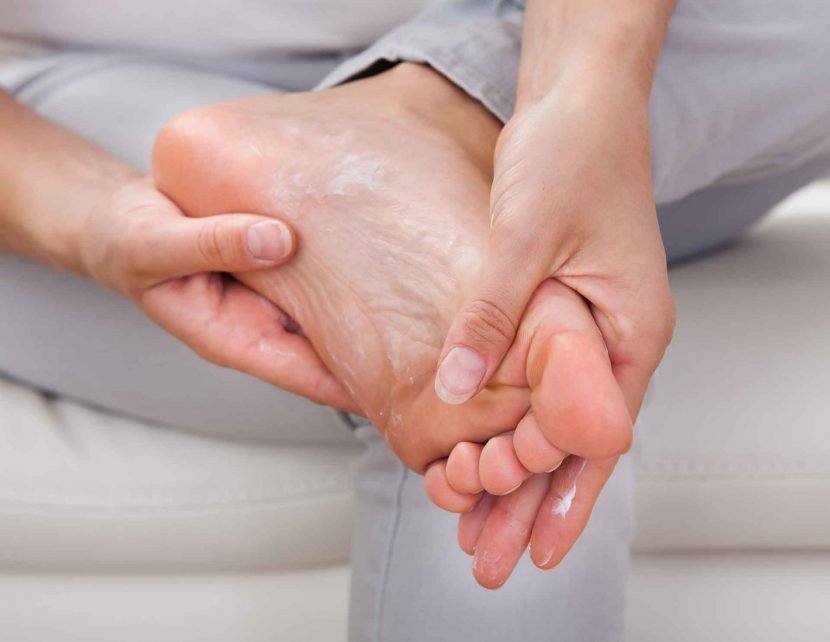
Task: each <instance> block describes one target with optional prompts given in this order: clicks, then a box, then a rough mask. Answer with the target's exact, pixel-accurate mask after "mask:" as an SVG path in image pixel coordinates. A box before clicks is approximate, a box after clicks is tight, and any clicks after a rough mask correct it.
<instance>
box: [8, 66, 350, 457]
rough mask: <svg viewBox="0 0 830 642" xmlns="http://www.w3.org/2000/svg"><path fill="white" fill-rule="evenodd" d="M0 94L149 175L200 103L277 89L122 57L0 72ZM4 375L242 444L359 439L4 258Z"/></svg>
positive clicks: (70, 283) (106, 299)
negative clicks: (171, 128) (158, 141)
mask: <svg viewBox="0 0 830 642" xmlns="http://www.w3.org/2000/svg"><path fill="white" fill-rule="evenodd" d="M0 85H5V86H6V87H7V88H9V89H10V90H12V91H14V92H15V94H16V96H17V98H18V99H19V100H21V101H22V102H24V103H26V104H28V105H29V106H30V107H32V108H33V109H35V110H36V111H38V112H39V113H40V114H42V115H43V116H45V117H47V118H49V119H50V120H52V121H54V122H57V123H58V124H60V125H62V126H64V127H66V128H67V129H69V130H72V131H74V132H76V133H78V134H80V135H81V136H84V137H86V138H88V139H90V140H92V141H94V142H96V143H97V144H98V145H100V146H102V147H103V148H105V149H107V150H109V151H110V152H111V153H113V154H115V155H116V156H119V157H121V158H123V159H125V160H127V161H129V162H131V163H132V164H134V165H135V166H137V167H139V168H141V169H144V170H146V169H148V165H149V159H150V150H151V148H152V145H153V141H154V139H155V135H156V132H157V131H158V130H159V128H160V127H161V126H162V125H163V124H164V123H165V121H167V120H168V119H169V118H171V117H172V116H174V115H175V114H177V113H178V112H180V111H182V110H184V109H188V108H191V107H194V106H197V105H202V104H209V103H214V102H220V101H225V100H232V99H235V98H241V97H243V96H251V95H254V94H259V93H266V92H270V91H274V89H273V88H271V87H268V86H266V85H262V84H258V83H254V82H249V81H244V80H236V79H233V78H230V77H228V76H225V75H223V74H212V73H209V72H200V71H194V70H192V69H187V68H182V67H176V66H173V65H165V64H161V63H158V62H150V61H146V60H142V59H140V58H135V57H124V56H117V55H106V54H100V55H79V54H54V55H52V56H47V57H41V58H38V59H37V60H23V61H18V62H17V63H14V62H12V63H9V64H6V65H0ZM0 306H1V307H2V309H3V314H2V315H0V346H2V350H0V374H2V375H5V376H8V377H12V378H15V379H19V380H21V381H24V382H26V383H28V384H30V385H33V386H35V387H37V388H41V389H45V390H48V391H51V392H53V393H56V394H59V395H63V396H67V397H70V398H73V399H77V400H80V401H83V402H86V403H90V404H94V405H97V406H100V407H103V408H106V409H108V410H112V411H116V412H121V413H125V414H129V415H133V416H136V417H139V418H143V419H146V420H150V421H154V422H158V423H160V424H163V425H165V426H173V427H178V428H184V429H187V430H192V431H197V432H201V433H206V434H211V435H218V436H225V437H229V438H234V439H255V440H268V441H275V442H279V441H283V440H291V441H326V442H336V441H351V439H352V435H351V433H350V431H349V430H347V429H346V427H345V425H344V424H343V422H342V421H341V420H340V418H339V417H338V416H337V414H336V413H335V412H334V411H332V410H330V409H328V408H324V407H321V406H317V405H315V404H313V403H311V402H308V401H306V400H305V399H301V398H299V397H296V396H294V395H291V394H288V393H286V392H283V391H281V390H279V389H277V388H274V387H273V386H270V385H268V384H265V383H263V382H260V381H258V380H256V379H254V378H253V377H249V376H247V375H243V374H241V373H238V372H233V371H230V370H226V369H223V368H219V367H217V366H213V365H211V364H209V363H207V362H205V361H203V360H201V359H200V358H199V357H197V356H196V355H195V354H194V353H192V352H191V351H190V350H189V349H188V348H187V347H185V346H184V345H183V344H181V343H180V342H178V341H177V340H176V339H174V338H173V337H171V336H169V335H167V334H166V333H165V332H164V331H162V330H161V329H160V328H158V327H156V326H155V325H154V324H153V323H152V322H151V321H150V320H149V319H147V318H146V317H144V315H143V314H142V312H141V311H140V310H138V308H136V307H135V306H134V305H133V304H132V303H130V302H128V301H126V300H123V299H121V298H120V297H119V296H117V295H116V294H114V293H112V292H110V291H108V290H105V289H104V288H102V287H101V286H99V285H97V284H96V283H93V282H91V281H87V280H85V279H81V278H79V277H76V276H73V275H69V274H63V273H59V272H57V271H55V270H53V269H51V268H48V267H46V266H43V265H39V264H36V263H34V262H31V261H28V260H26V259H23V258H20V257H16V256H10V255H3V254H0Z"/></svg>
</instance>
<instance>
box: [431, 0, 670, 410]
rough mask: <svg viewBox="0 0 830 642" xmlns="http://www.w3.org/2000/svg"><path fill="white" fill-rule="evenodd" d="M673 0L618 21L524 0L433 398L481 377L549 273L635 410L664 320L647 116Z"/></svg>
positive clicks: (579, 8)
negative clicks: (479, 252) (471, 259)
mask: <svg viewBox="0 0 830 642" xmlns="http://www.w3.org/2000/svg"><path fill="white" fill-rule="evenodd" d="M671 4H672V3H671V2H667V1H665V0H652V1H651V2H646V3H639V4H638V3H633V4H632V5H631V7H630V9H631V11H632V12H633V13H634V15H632V16H631V17H630V18H627V19H625V20H622V19H619V18H618V16H619V14H620V10H619V7H618V6H617V5H618V3H616V2H611V3H609V2H607V0H591V1H590V2H577V3H574V2H569V1H567V0H560V1H558V2H541V3H540V2H535V3H534V2H533V1H532V0H531V2H529V3H528V9H527V15H526V16H525V33H524V40H523V48H522V65H521V70H520V75H519V92H518V100H517V108H516V113H515V115H514V116H513V118H512V119H511V120H510V122H509V123H508V124H507V126H506V127H505V128H504V130H503V132H502V134H501V137H500V139H499V143H498V145H497V148H496V155H495V158H496V164H495V177H494V182H493V189H492V194H491V216H492V218H491V234H490V246H489V251H488V254H487V259H486V261H485V263H484V265H485V267H484V268H483V271H482V272H481V273H480V274H479V275H478V279H477V282H476V286H475V287H474V289H473V291H472V292H471V294H470V296H469V297H468V299H467V301H466V304H465V305H464V306H462V311H461V313H460V314H459V315H458V316H457V317H456V319H455V321H454V323H453V324H452V327H451V329H450V332H449V334H448V337H447V340H446V343H445V345H444V349H443V352H442V355H441V359H442V365H441V368H440V369H439V372H438V376H437V379H436V389H437V390H438V392H439V394H440V395H441V396H442V398H444V400H445V401H448V402H450V403H462V402H464V401H466V400H467V399H469V398H470V397H471V396H473V395H474V394H476V393H477V392H478V391H480V390H481V389H482V388H483V387H484V386H485V385H486V384H487V382H488V380H489V379H490V377H491V376H492V374H493V372H495V370H496V368H497V367H498V365H499V364H500V363H501V361H502V358H503V356H504V354H505V353H506V351H507V349H508V348H509V346H510V344H511V342H512V341H513V338H514V335H515V331H516V327H517V324H518V320H519V319H520V318H521V315H522V312H523V310H524V309H525V306H526V305H527V302H528V300H529V299H530V296H531V294H532V293H533V291H534V290H535V289H536V287H537V286H538V285H539V283H540V282H541V281H543V280H544V279H546V278H556V279H558V280H560V281H561V282H563V283H565V284H566V285H568V286H569V287H571V288H572V289H574V290H575V291H577V292H578V293H579V294H581V295H582V296H583V297H585V299H586V300H587V301H588V302H589V304H590V305H591V309H592V312H593V315H594V317H595V319H596V323H597V327H598V328H599V330H600V332H601V333H602V336H603V338H604V340H605V343H606V346H607V348H608V352H609V356H610V358H611V362H612V366H613V368H614V373H615V375H616V377H617V380H618V382H619V383H620V386H621V387H622V389H623V391H624V393H625V395H626V399H627V403H628V405H629V408H630V410H631V413H632V417H636V414H637V412H638V410H639V407H640V404H641V402H642V398H643V395H644V393H645V390H646V387H647V385H648V381H649V378H650V377H651V375H652V373H653V371H654V369H655V368H656V366H657V364H658V363H659V361H660V359H661V358H662V355H663V352H664V350H665V348H666V346H667V345H668V342H669V340H670V338H671V334H672V330H673V327H674V306H673V301H672V297H671V293H670V290H669V284H668V278H667V273H666V262H665V253H664V250H663V245H662V241H661V238H660V231H659V228H658V224H657V217H656V209H655V205H654V201H653V195H652V186H651V172H650V169H651V168H650V156H649V129H648V96H649V93H650V87H651V79H652V75H653V69H654V66H655V64H656V58H657V54H658V53H659V50H660V47H661V46H662V33H664V32H665V29H666V25H667V22H668V16H669V15H670V14H671ZM658 5H659V6H658ZM644 9H645V10H646V11H650V12H651V14H644V15H642V16H641V15H639V14H640V13H642V11H643V10H644ZM652 14H653V15H652ZM603 25H604V26H603ZM594 32H596V33H594ZM592 36H595V37H594V38H593V39H592ZM458 347H462V350H461V351H460V352H459V353H454V352H453V350H454V349H455V348H458ZM463 348H467V349H466V350H464V349H463ZM455 354H460V355H461V356H463V358H454V355H455ZM447 357H449V358H447Z"/></svg>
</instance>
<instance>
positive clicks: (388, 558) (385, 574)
mask: <svg viewBox="0 0 830 642" xmlns="http://www.w3.org/2000/svg"><path fill="white" fill-rule="evenodd" d="M407 472H408V471H407V469H406V467H404V466H403V465H401V477H400V480H399V481H398V487H397V490H396V491H395V517H394V519H393V521H392V532H391V533H390V536H389V545H388V546H387V547H386V554H385V558H384V560H383V570H382V574H381V580H380V597H379V599H378V613H377V624H376V626H375V640H376V641H377V642H380V641H381V627H382V623H383V612H384V610H385V608H386V587H387V585H388V583H389V569H390V567H391V566H392V549H393V548H394V547H395V539H396V538H397V536H398V529H399V527H400V524H401V512H402V511H401V505H402V503H403V502H402V497H403V488H404V483H405V482H406V475H407Z"/></svg>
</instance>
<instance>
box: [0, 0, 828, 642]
mask: <svg viewBox="0 0 830 642" xmlns="http://www.w3.org/2000/svg"><path fill="white" fill-rule="evenodd" d="M521 17H522V15H521V8H520V6H519V4H518V3H511V2H503V1H502V2H489V1H479V2H475V1H473V0H466V1H460V2H450V3H445V4H442V5H440V6H437V7H435V8H433V9H431V10H429V11H427V12H425V13H424V14H422V15H421V16H420V17H419V18H418V19H416V20H415V21H413V22H412V23H409V24H407V25H403V26H401V27H400V28H399V29H397V30H395V31H393V32H392V33H390V34H389V35H388V36H386V37H384V38H383V39H382V40H381V41H379V42H378V43H377V44H376V45H375V46H373V47H371V48H370V49H369V50H367V51H366V52H364V53H362V54H360V55H358V56H356V57H354V58H352V59H350V60H348V61H346V62H344V63H343V64H341V65H340V66H338V63H339V62H340V58H342V56H341V57H340V58H338V57H329V58H325V57H317V58H314V59H313V60H312V61H311V63H310V64H308V65H306V66H305V67H303V69H304V70H305V71H304V72H303V73H298V65H300V62H298V61H297V60H296V59H295V60H292V61H291V62H288V61H284V60H274V64H273V66H272V68H271V70H270V72H269V76H268V78H264V77H263V78H254V79H250V78H249V79H247V80H243V79H242V78H241V77H239V76H235V75H234V74H233V65H232V64H230V63H229V64H228V65H225V67H224V68H223V70H222V73H218V72H216V71H212V70H210V69H199V68H198V67H197V66H194V65H193V61H189V64H188V65H181V64H175V63H174V62H171V61H169V60H165V61H162V60H157V59H151V58H149V57H146V56H145V57H136V56H120V55H117V54H94V55H91V54H76V53H71V52H56V53H54V54H52V55H48V56H45V57H42V58H38V59H33V60H25V61H13V62H11V63H8V64H6V65H3V66H0V83H2V84H4V85H5V86H6V87H8V88H10V89H11V90H12V91H13V92H14V93H16V95H17V96H18V97H19V98H20V99H21V100H23V101H24V102H26V103H28V104H30V105H31V106H32V107H34V108H35V109H37V110H38V111H40V112H41V113H43V114H44V115H46V116H47V117H49V118H51V119H53V120H55V121H56V122H58V123H60V124H62V125H64V126H65V127H67V128H69V129H72V130H74V131H76V132H78V133H80V134H81V135H83V136H86V137H87V138H90V139H92V140H94V141H96V142H98V143H99V144H101V145H102V146H104V147H105V148H107V149H110V150H111V151H113V152H114V153H116V154H117V155H119V156H121V157H123V158H126V159H128V160H130V161H131V162H133V163H134V164H136V165H137V166H138V167H144V168H146V165H147V159H148V158H149V150H150V146H151V145H152V141H153V139H154V136H155V133H156V131H157V130H158V128H159V127H160V126H161V124H162V123H163V122H164V121H165V120H166V119H168V118H169V117H170V116H172V115H174V114H175V113H177V112H178V111H181V110H183V109H186V108H188V107H191V106H195V105H199V104H206V103H210V102H216V101H221V100H229V99H233V98H237V97H241V96H246V95H251V94H255V93H262V92H272V91H275V90H276V88H277V87H278V86H280V85H283V86H287V87H290V88H291V89H296V88H302V87H304V86H305V87H311V86H312V85H314V84H315V83H317V82H318V81H319V79H320V76H321V75H322V73H324V72H326V71H327V72H330V73H329V75H328V77H327V78H326V79H325V80H324V81H323V84H324V85H331V84H334V83H337V82H341V81H343V80H345V79H347V78H350V77H353V76H355V75H359V74H361V73H368V72H371V71H373V70H374V69H377V68H378V66H379V65H383V64H384V62H383V61H388V62H394V61H397V60H413V61H421V62H426V63H429V64H430V65H432V66H433V67H434V68H436V69H437V70H439V71H440V72H441V73H443V74H445V75H446V76H447V77H448V78H450V79H451V80H452V81H453V82H455V83H457V84H458V85H459V86H461V87H462V88H464V89H465V90H466V91H467V92H468V93H469V94H470V95H471V96H473V97H474V98H476V99H477V100H479V101H481V102H482V103H483V104H484V105H485V106H486V107H487V108H488V109H490V110H492V111H493V113H494V114H496V115H497V116H499V117H500V118H502V119H506V118H508V117H509V115H510V113H511V111H512V97H513V93H514V90H515V73H516V67H517V63H518V52H519V32H520V22H521ZM828 25H830V3H826V2H823V1H822V0H794V1H793V2H788V3H774V2H757V0H756V1H749V0H735V1H733V2H729V3H725V2H721V1H720V0H687V1H685V2H684V0H680V4H679V7H678V9H677V14H676V15H675V17H674V19H673V21H672V25H671V30H670V33H669V37H668V40H667V43H666V48H665V51H664V54H663V56H662V59H661V62H660V66H659V69H658V73H657V80H656V83H655V87H654V92H653V97H652V102H651V122H652V144H653V158H654V180H655V186H656V193H657V199H658V203H659V215H660V222H661V227H662V231H663V236H664V241H665V243H666V247H667V250H668V252H669V256H670V258H671V259H673V260H678V259H682V258H685V257H688V256H690V255H692V254H697V253H700V252H705V251H708V250H711V249H712V248H715V247H716V246H718V245H720V244H722V243H724V242H726V241H728V240H730V239H733V238H734V237H735V236H736V235H738V234H740V233H741V232H742V231H743V230H744V229H746V228H747V226H748V225H750V224H751V223H752V222H753V221H755V220H756V219H758V218H759V217H761V216H763V214H764V213H765V212H767V211H768V210H769V208H770V207H771V206H772V205H774V204H775V203H776V202H777V201H779V200H780V199H781V198H783V197H784V196H786V195H787V194H789V193H790V192H792V191H793V190H795V189H796V188H798V187H800V186H801V185H804V184H806V183H808V182H809V181H811V180H812V179H813V178H815V177H816V176H819V175H821V174H822V173H824V172H826V171H828V169H830V134H829V133H830V82H828V81H830V77H829V76H828V73H827V71H826V61H827V60H830V39H828V38H827V37H826V33H825V32H826V29H827V26H828ZM195 64H197V65H198V61H196V63H195ZM282 71H284V74H283V75H284V76H285V78H287V79H290V81H287V82H286V83H281V82H280V80H279V79H280V78H281V72H282ZM303 74H305V75H304V76H303ZM300 77H302V79H301V80H298V78H300ZM0 308H2V310H3V314H2V315H0V347H1V348H0V372H3V373H6V374H7V375H9V376H12V377H15V378H18V379H20V380H23V381H27V382H29V383H30V384H31V385H33V386H36V387H40V388H43V389H47V390H50V391H52V392H54V393H56V394H60V395H65V396H68V397H73V398H76V399H79V400H82V401H85V402H88V403H92V404H96V405H99V406H102V407H105V408H108V409H110V410H113V411H116V412H122V413H128V414H132V415H135V416H139V417H143V418H145V419H147V420H149V421H153V422H157V423H161V424H163V425H166V426H170V427H171V429H185V430H193V431H200V432H209V433H212V434H220V435H222V436H224V437H226V438H248V439H258V440H269V441H296V440H304V441H333V440H341V441H345V440H350V439H353V435H352V433H351V432H350V431H348V430H347V429H346V427H345V425H344V424H343V423H342V422H341V421H340V419H339V418H338V417H337V416H336V415H335V413H333V412H331V411H328V410H326V409H322V408H319V407H317V406H314V405H313V404H310V403H308V402H305V401H304V400H302V399H299V398H297V397H294V396H292V395H289V394H286V393H283V392H281V391H275V390H274V389H273V388H270V387H268V386H266V385H264V384H261V383H259V382H256V381H254V380H252V379H250V378H249V377H246V376H244V375H241V374H238V373H232V372H228V371H225V370H222V369H219V368H216V367H213V366H210V365H208V364H205V363H203V362H201V361H199V360H198V359H197V358H196V357H194V356H192V355H191V354H190V353H189V351H188V350H187V349H185V348H183V347H182V346H179V345H178V344H177V343H176V342H175V341H174V340H173V339H171V338H169V337H167V336H165V335H164V334H163V333H162V332H161V331H160V330H158V329H156V328H155V327H154V326H153V325H152V324H151V323H150V322H148V321H147V320H145V319H144V318H143V317H142V316H141V315H140V313H139V312H138V311H136V310H135V309H133V308H132V306H131V305H130V304H128V303H126V302H124V301H121V300H120V299H118V298H117V297H115V296H114V295H112V294H111V293H109V292H106V291H104V290H103V289H101V288H99V287H97V286H96V285H95V284H92V283H89V282H85V281H83V280H80V279H77V278H75V277H72V276H67V275H63V274H58V273H56V272H53V271H52V270H50V269H48V268H45V267H42V266H38V265H34V264H32V263H29V262H28V261H25V260H23V259H19V258H15V257H9V256H0ZM55 319H60V320H61V323H60V332H59V333H56V332H55V331H54V327H53V323H54V320H55ZM35 338H36V339H35ZM80 364H83V367H80ZM124 364H129V366H130V367H129V368H125V367H124ZM193 399H198V400H199V403H198V404H197V403H193V401H192V400H193ZM357 434H358V435H359V436H360V437H361V438H363V439H364V440H365V441H366V442H367V443H368V449H367V453H366V455H365V457H364V459H363V461H362V463H361V466H360V467H359V470H358V474H357V490H358V511H357V520H356V527H355V538H354V542H355V544H354V551H353V557H352V564H353V590H352V601H353V604H352V617H351V639H352V640H353V641H354V642H363V641H370V640H371V641H376V642H380V641H384V642H403V641H408V640H413V641H415V640H417V641H419V642H420V641H423V640H449V639H465V640H466V639H469V640H477V641H478V642H488V641H496V640H499V641H501V640H505V639H514V638H515V639H525V640H533V641H536V640H548V639H550V640H572V641H580V642H581V641H584V640H592V641H600V640H618V639H621V637H622V630H623V625H622V622H623V615H624V596H625V583H626V572H627V567H628V555H629V553H628V549H629V541H630V537H631V532H632V516H631V493H632V484H631V477H632V463H631V459H630V457H626V458H623V460H622V462H621V464H620V466H619V467H618V470H617V472H616V473H615V475H614V477H613V478H612V480H611V481H610V482H609V484H608V485H607V486H606V489H605V491H604V493H603V495H602V497H601V499H600V502H599V504H598V506H597V509H596V510H595V512H594V516H593V518H592V521H591V524H590V525H589V527H588V528H587V529H586V531H585V533H584V535H583V536H582V538H581V539H580V541H579V542H578V543H577V545H576V547H575V548H574V550H573V552H572V553H571V555H570V556H569V557H568V558H567V559H566V560H565V562H564V563H563V564H562V566H561V567H560V568H558V569H557V570H555V571H553V572H548V573H542V572H539V571H536V570H535V569H533V568H532V567H531V566H530V564H528V563H527V561H526V560H523V562H522V563H521V564H520V566H519V569H518V570H517V573H516V575H515V576H514V577H513V578H512V579H511V580H510V581H509V582H508V584H507V586H506V587H505V588H504V589H502V590H500V591H498V592H495V593H490V592H487V591H484V590H483V589H480V588H478V587H477V586H476V585H475V584H474V582H473V580H472V579H471V576H470V560H469V558H467V557H466V556H465V555H464V554H463V553H461V552H460V551H458V550H456V549H455V546H454V543H453V542H454V525H455V518H454V517H453V516H450V515H447V514H444V513H442V512H441V511H439V510H437V509H435V508H433V507H432V506H431V505H429V503H428V502H427V501H426V499H425V498H424V494H423V490H422V487H421V479H420V477H418V476H416V475H414V474H411V473H409V472H408V471H406V470H405V469H404V468H403V466H402V465H401V464H400V463H399V462H398V461H397V460H396V459H395V458H394V456H392V455H391V453H390V452H389V450H388V449H387V448H386V445H385V443H384V442H383V441H382V440H380V439H377V438H376V437H375V435H374V432H373V431H372V430H371V429H369V428H367V427H362V428H360V429H358V431H357Z"/></svg>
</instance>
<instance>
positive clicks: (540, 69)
mask: <svg viewBox="0 0 830 642" xmlns="http://www.w3.org/2000/svg"><path fill="white" fill-rule="evenodd" d="M674 6H675V0H528V3H527V10H526V13H525V20H524V34H523V38H522V58H521V64H520V68H519V86H518V95H517V108H518V109H521V108H522V107H523V106H524V105H527V104H531V103H534V102H536V101H538V100H540V99H541V98H543V97H544V96H545V95H546V94H547V93H548V92H549V91H550V90H551V88H552V87H554V86H555V85H556V84H557V83H558V82H561V81H563V80H567V81H569V82H570V81H572V80H574V81H576V80H578V81H579V82H585V83H592V82H596V83H600V84H602V83H608V82H616V80H619V79H621V80H622V81H623V82H624V83H625V84H626V86H627V87H628V88H631V89H634V90H635V92H636V93H637V94H638V95H639V96H640V97H642V98H644V99H645V100H647V99H648V95H649V93H650V91H651V84H652V81H653V79H654V70H655V67H656V64H657V59H658V57H659V55H660V50H661V49H662V47H663V41H664V39H665V35H666V31H667V29H668V23H669V19H670V18H671V14H672V12H673V11H674Z"/></svg>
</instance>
